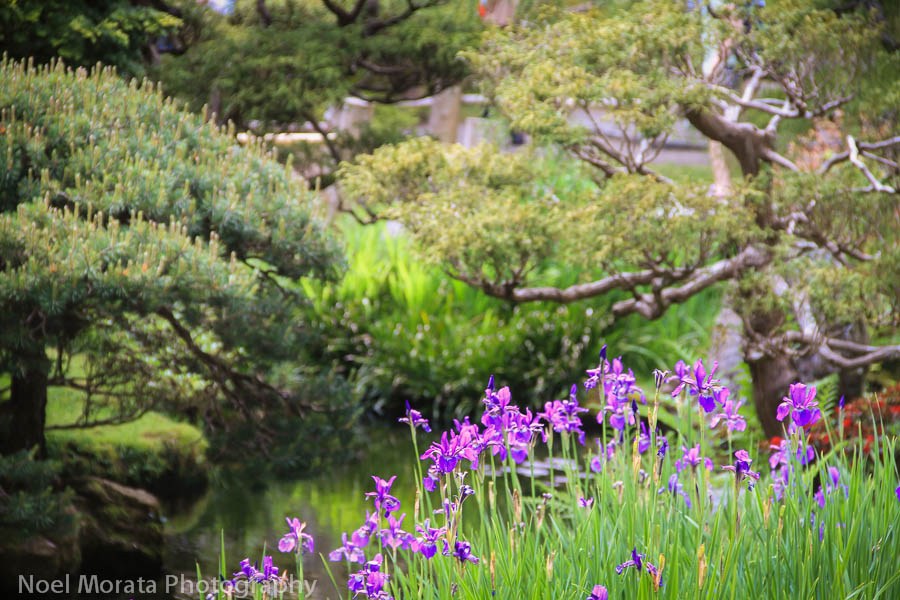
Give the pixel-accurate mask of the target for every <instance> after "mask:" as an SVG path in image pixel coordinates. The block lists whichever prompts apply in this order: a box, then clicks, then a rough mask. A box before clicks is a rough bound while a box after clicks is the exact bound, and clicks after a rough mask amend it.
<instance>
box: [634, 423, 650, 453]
mask: <svg viewBox="0 0 900 600" xmlns="http://www.w3.org/2000/svg"><path fill="white" fill-rule="evenodd" d="M637 440H638V452H639V453H641V454H643V453H644V452H646V451H647V448H649V447H650V433H649V432H648V431H647V425H646V424H645V423H644V422H643V421H641V434H640V435H639V436H638V438H637Z"/></svg>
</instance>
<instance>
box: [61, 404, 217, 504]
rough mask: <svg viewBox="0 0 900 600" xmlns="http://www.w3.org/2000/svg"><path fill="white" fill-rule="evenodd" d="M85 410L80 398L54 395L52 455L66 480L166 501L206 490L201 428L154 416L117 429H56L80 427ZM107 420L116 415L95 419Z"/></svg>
mask: <svg viewBox="0 0 900 600" xmlns="http://www.w3.org/2000/svg"><path fill="white" fill-rule="evenodd" d="M84 404H85V399H84V396H83V394H80V393H78V392H73V391H71V390H63V389H58V390H57V389H54V390H52V391H51V395H50V400H49V403H48V406H47V426H48V427H49V428H50V429H51V430H50V431H48V433H47V446H48V454H49V456H50V457H51V458H52V459H55V460H58V461H59V462H60V463H61V465H62V471H63V474H64V475H66V476H69V477H72V476H84V475H91V476H98V477H104V478H106V479H111V480H113V481H118V482H121V483H124V484H127V485H134V486H138V487H141V488H144V489H149V490H152V491H153V492H154V493H159V494H162V495H177V494H178V493H179V492H183V491H185V490H186V489H190V488H192V487H195V486H196V487H195V489H196V488H200V487H201V486H202V482H204V481H205V479H206V450H207V447H208V443H207V441H206V439H205V438H204V436H203V433H202V432H201V431H200V430H199V429H198V428H197V427H194V426H192V425H189V424H187V423H182V422H178V421H175V420H174V419H172V418H169V417H167V416H166V415H163V414H161V413H158V412H152V411H151V412H148V413H145V414H143V415H141V416H140V417H139V418H137V419H135V420H133V421H130V422H127V423H122V424H117V425H102V426H97V427H90V428H87V429H81V428H76V429H54V428H55V427H59V426H68V425H73V424H77V423H79V422H80V421H81V419H82V416H83V409H84ZM108 416H114V413H112V412H111V411H109V410H103V411H99V414H95V415H94V418H95V419H96V418H103V417H108Z"/></svg>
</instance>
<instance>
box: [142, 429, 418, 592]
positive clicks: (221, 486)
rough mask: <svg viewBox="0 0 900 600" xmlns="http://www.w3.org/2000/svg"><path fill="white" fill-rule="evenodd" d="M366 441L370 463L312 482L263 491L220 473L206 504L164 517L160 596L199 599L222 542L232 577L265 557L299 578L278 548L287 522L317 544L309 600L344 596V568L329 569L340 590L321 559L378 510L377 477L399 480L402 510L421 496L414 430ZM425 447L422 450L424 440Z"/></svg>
mask: <svg viewBox="0 0 900 600" xmlns="http://www.w3.org/2000/svg"><path fill="white" fill-rule="evenodd" d="M365 435H366V436H367V441H366V443H365V449H366V452H365V458H363V459H359V458H357V457H355V456H354V457H348V458H347V459H346V460H343V461H341V460H337V461H336V464H335V465H334V466H333V467H332V468H330V469H329V470H328V471H326V472H323V473H321V474H319V475H317V476H314V477H307V478H303V479H297V480H294V481H290V480H282V481H277V480H276V481H272V482H270V483H268V484H267V485H266V486H265V487H264V488H262V487H254V486H253V485H249V484H248V483H247V482H246V481H244V480H242V479H241V478H239V477H237V476H234V475H232V474H230V473H228V472H227V471H219V472H217V473H216V474H215V476H214V477H213V479H212V481H211V483H210V488H209V490H208V492H207V493H206V495H205V496H204V497H202V498H201V499H200V500H198V501H197V502H195V503H193V504H192V505H191V506H189V507H183V508H180V509H175V510H170V511H169V514H167V515H166V556H165V561H164V562H165V564H164V568H165V573H166V578H165V579H164V580H163V581H162V582H161V583H160V585H159V586H158V589H159V591H160V592H163V593H161V594H159V597H160V598H178V599H182V598H191V599H192V600H196V599H197V598H198V597H199V594H198V593H197V588H196V587H192V586H195V585H196V581H197V565H198V564H199V567H200V571H201V573H202V580H203V581H204V582H209V580H210V579H214V578H215V574H216V572H217V570H218V562H219V549H220V540H221V539H222V537H223V536H224V547H225V556H226V560H227V564H228V570H229V573H231V572H234V571H237V570H238V566H239V563H240V561H241V560H242V559H244V558H250V560H251V562H255V561H257V560H259V559H260V557H261V556H262V554H263V552H264V551H265V552H266V553H267V554H272V555H273V556H274V560H275V564H276V565H278V566H279V567H280V568H282V569H284V568H287V569H289V571H290V573H292V574H293V573H294V572H295V567H294V562H293V556H291V555H284V554H281V553H280V552H278V549H277V546H278V540H279V539H280V538H281V536H282V535H284V533H286V532H287V525H286V523H285V517H297V518H298V519H300V520H301V521H304V522H305V523H306V525H307V528H306V531H307V532H308V533H310V534H311V535H312V536H313V537H314V538H315V546H316V547H315V550H316V554H315V555H307V556H306V557H305V560H304V578H305V579H306V581H307V585H308V586H314V588H313V589H312V593H311V594H309V596H308V597H309V598H317V599H324V598H332V599H336V598H342V597H345V596H346V591H345V590H346V587H345V582H346V581H347V572H346V568H345V566H344V564H343V563H329V565H330V567H331V569H332V574H333V576H334V580H335V581H336V582H337V584H338V587H339V590H340V591H337V590H335V587H334V585H333V584H332V581H331V577H330V576H329V574H328V572H327V570H326V569H325V567H324V565H323V563H322V559H321V558H320V557H319V556H318V554H319V553H322V554H323V555H325V556H326V557H327V555H328V553H329V552H330V551H331V550H333V549H334V548H337V547H338V546H340V545H341V533H342V532H344V531H353V530H355V529H356V528H358V527H359V526H360V525H361V524H362V522H363V520H364V518H365V514H366V510H367V509H368V510H371V509H372V505H371V502H370V501H369V502H367V499H366V497H365V493H366V492H368V491H371V490H372V489H373V487H374V485H373V482H372V479H371V475H378V476H380V477H383V478H385V479H386V478H389V477H391V476H393V475H397V481H396V483H395V485H394V490H393V491H394V493H395V494H396V495H397V496H398V498H399V499H400V501H401V503H402V504H403V506H404V508H405V507H410V506H412V502H413V497H412V493H414V492H413V490H414V489H415V485H414V479H415V460H414V458H413V457H414V451H413V447H412V442H411V441H410V438H409V432H408V430H406V429H405V428H402V427H400V428H396V427H392V428H390V429H387V428H385V429H381V428H376V429H370V430H368V431H366V432H365ZM419 443H420V446H421V445H422V444H423V442H422V441H421V440H420V442H419ZM401 512H404V511H403V510H401ZM407 520H410V521H411V520H412V516H411V515H410V516H409V517H407ZM298 585H299V584H298ZM307 589H309V587H307ZM292 596H294V595H293V594H286V597H292Z"/></svg>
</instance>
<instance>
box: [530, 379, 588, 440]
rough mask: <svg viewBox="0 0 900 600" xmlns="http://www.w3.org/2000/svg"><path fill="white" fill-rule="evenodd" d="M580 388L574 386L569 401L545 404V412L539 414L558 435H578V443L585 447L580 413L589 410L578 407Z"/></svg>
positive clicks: (555, 401)
mask: <svg viewBox="0 0 900 600" xmlns="http://www.w3.org/2000/svg"><path fill="white" fill-rule="evenodd" d="M577 396H578V386H577V385H574V384H573V385H572V389H571V390H570V391H569V399H568V400H554V401H553V402H547V403H546V404H544V412H541V413H538V417H540V418H542V419H544V420H545V421H547V423H549V424H550V426H551V427H552V428H553V431H556V432H558V433H574V434H576V435H578V443H579V444H581V445H582V446H583V445H584V431H583V430H582V429H581V425H582V424H581V418H580V417H579V416H578V415H579V414H580V413H584V412H587V411H588V409H586V408H582V407H581V406H579V405H578V398H577Z"/></svg>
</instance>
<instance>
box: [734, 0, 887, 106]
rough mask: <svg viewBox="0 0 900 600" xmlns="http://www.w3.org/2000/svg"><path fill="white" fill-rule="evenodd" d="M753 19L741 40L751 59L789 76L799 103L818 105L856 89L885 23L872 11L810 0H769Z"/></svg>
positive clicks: (779, 75) (786, 79)
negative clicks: (831, 7)
mask: <svg viewBox="0 0 900 600" xmlns="http://www.w3.org/2000/svg"><path fill="white" fill-rule="evenodd" d="M750 21H751V24H752V25H751V27H750V28H749V32H747V33H746V35H745V36H744V39H742V40H740V41H739V44H742V45H744V46H745V47H744V51H745V52H746V55H747V59H746V60H747V61H748V62H749V63H750V64H759V65H762V66H764V67H765V68H766V69H767V70H769V71H770V74H771V76H772V77H773V78H774V79H776V80H779V81H783V82H785V83H786V86H785V87H786V88H787V90H788V92H789V94H791V96H792V99H793V100H794V101H795V104H796V105H797V106H798V107H800V108H803V109H806V108H809V109H813V110H814V109H817V108H818V107H822V106H824V105H826V104H827V103H829V102H833V101H835V100H838V99H839V98H841V97H842V96H847V95H850V94H853V93H854V92H855V91H856V89H857V86H858V84H859V80H858V78H859V76H860V74H861V73H862V71H864V70H865V68H866V67H867V66H868V64H871V62H872V61H873V60H874V59H875V56H876V53H877V47H876V44H877V43H878V39H877V37H876V35H877V34H878V33H879V31H880V29H881V26H880V25H878V24H876V23H875V22H874V21H873V20H872V15H871V14H865V13H852V12H851V13H848V14H844V15H842V16H840V17H838V15H837V14H836V13H835V12H834V11H831V10H827V9H826V10H823V9H822V7H817V6H815V3H812V2H808V1H807V0H778V1H776V2H767V3H766V6H765V7H763V8H761V9H760V10H759V11H756V12H755V14H754V15H753V16H752V17H750ZM813 50H814V52H811V51H813ZM792 92H793V93H792Z"/></svg>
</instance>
